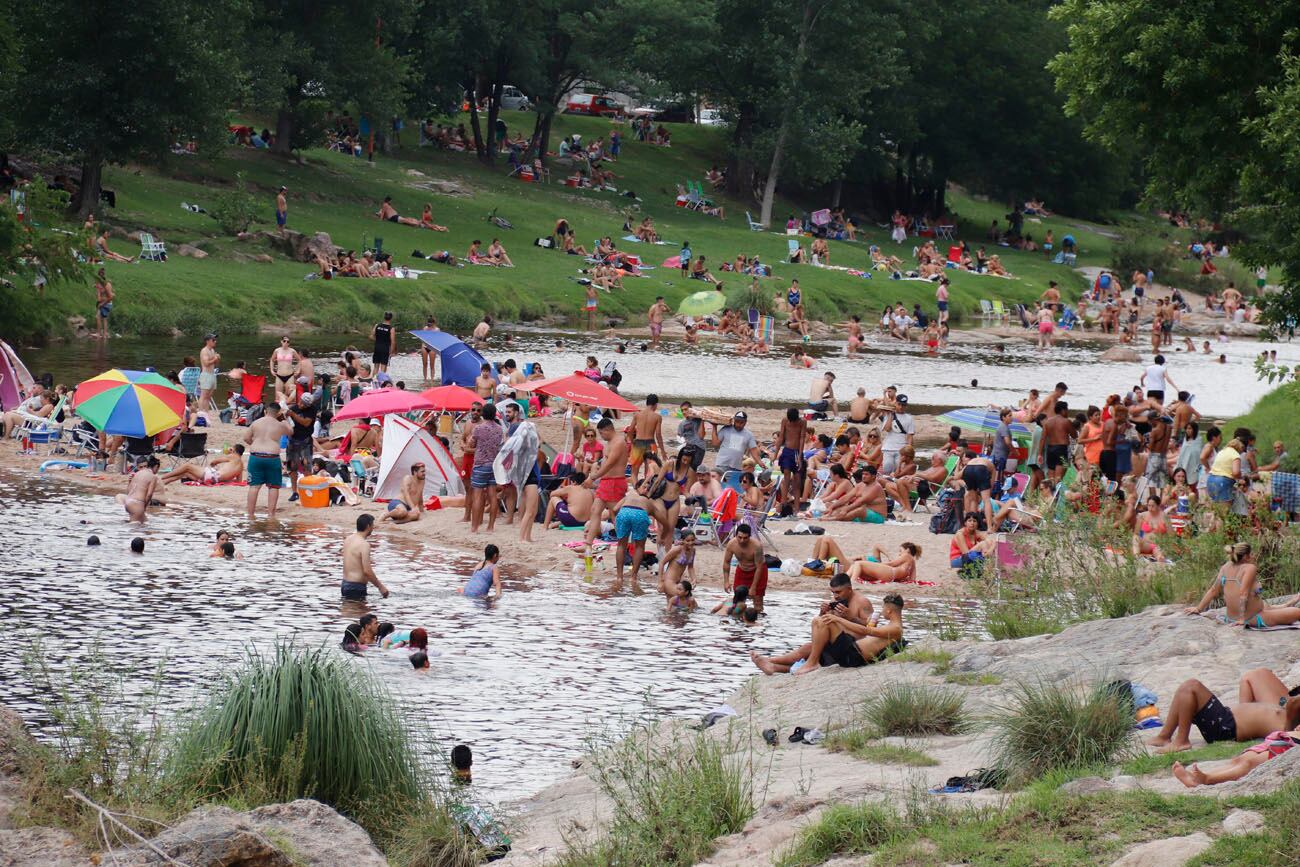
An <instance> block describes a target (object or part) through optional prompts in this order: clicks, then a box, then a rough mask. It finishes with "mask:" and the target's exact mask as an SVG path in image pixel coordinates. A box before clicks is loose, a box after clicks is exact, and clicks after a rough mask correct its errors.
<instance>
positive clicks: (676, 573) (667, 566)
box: [659, 533, 695, 599]
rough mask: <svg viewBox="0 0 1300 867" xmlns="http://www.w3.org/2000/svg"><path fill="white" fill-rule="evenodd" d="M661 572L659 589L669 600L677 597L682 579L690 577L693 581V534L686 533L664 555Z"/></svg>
mask: <svg viewBox="0 0 1300 867" xmlns="http://www.w3.org/2000/svg"><path fill="white" fill-rule="evenodd" d="M663 564H664V565H663V571H662V572H661V573H660V574H659V589H660V591H662V592H663V594H664V596H666V597H668V598H669V599H671V598H672V597H673V596H675V595H677V587H678V585H680V584H681V583H682V578H684V577H686V576H690V580H691V581H692V582H694V581H695V534H694V533H687V534H685V535H684V536H682V540H681V541H680V542H678V543H677V544H676V545H674V546H673V547H671V548H669V549H668V553H667V554H665V555H664V559H663Z"/></svg>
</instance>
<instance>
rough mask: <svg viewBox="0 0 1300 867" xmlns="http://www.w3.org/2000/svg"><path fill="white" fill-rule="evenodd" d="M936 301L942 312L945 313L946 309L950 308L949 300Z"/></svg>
mask: <svg viewBox="0 0 1300 867" xmlns="http://www.w3.org/2000/svg"><path fill="white" fill-rule="evenodd" d="M935 303H936V304H938V305H939V312H940V313H944V312H946V311H947V310H948V302H947V301H936V302H935Z"/></svg>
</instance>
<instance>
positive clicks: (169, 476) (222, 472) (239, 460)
mask: <svg viewBox="0 0 1300 867" xmlns="http://www.w3.org/2000/svg"><path fill="white" fill-rule="evenodd" d="M243 475H244V444H243V443H235V450H234V453H233V454H229V455H213V456H212V458H211V460H209V461H208V465H207V466H206V467H200V466H198V465H196V464H192V463H188V462H187V463H183V464H181V465H180V466H179V467H177V468H176V469H174V470H172V471H171V472H169V473H164V474H163V476H162V480H163V482H164V483H166V482H174V481H176V480H177V479H180V480H181V481H182V482H198V483H200V484H203V485H228V484H233V483H234V482H238V481H239V480H240V479H241V478H242V477H243Z"/></svg>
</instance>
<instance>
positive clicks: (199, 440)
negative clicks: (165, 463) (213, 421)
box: [170, 431, 208, 470]
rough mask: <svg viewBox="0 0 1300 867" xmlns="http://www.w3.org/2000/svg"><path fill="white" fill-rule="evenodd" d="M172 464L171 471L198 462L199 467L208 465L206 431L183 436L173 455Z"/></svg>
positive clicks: (192, 432) (187, 433) (190, 432)
mask: <svg viewBox="0 0 1300 867" xmlns="http://www.w3.org/2000/svg"><path fill="white" fill-rule="evenodd" d="M171 459H172V464H171V467H170V469H173V470H174V469H176V468H177V467H179V466H180V465H181V464H183V463H185V462H187V461H192V460H197V461H198V462H199V466H203V467H205V466H207V465H208V434H207V432H206V431H203V432H196V431H187V432H186V433H183V434H181V437H180V439H179V440H178V441H177V443H176V451H174V452H172V453H171Z"/></svg>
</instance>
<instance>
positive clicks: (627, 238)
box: [623, 235, 645, 244]
mask: <svg viewBox="0 0 1300 867" xmlns="http://www.w3.org/2000/svg"><path fill="white" fill-rule="evenodd" d="M623 240H624V241H631V242H632V243H633V244H642V243H645V242H644V241H642V240H641V239H640V238H638V237H637V236H636V235H624V236H623Z"/></svg>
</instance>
